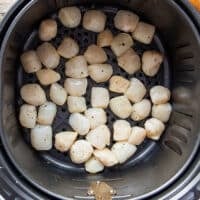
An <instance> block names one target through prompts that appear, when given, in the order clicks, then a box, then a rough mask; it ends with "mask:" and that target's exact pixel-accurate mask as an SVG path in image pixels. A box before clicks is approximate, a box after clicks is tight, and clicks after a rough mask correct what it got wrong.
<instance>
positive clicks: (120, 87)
mask: <svg viewBox="0 0 200 200" xmlns="http://www.w3.org/2000/svg"><path fill="white" fill-rule="evenodd" d="M129 85H130V81H129V80H127V79H125V78H123V77H122V76H117V75H115V76H112V77H111V78H110V80H109V90H110V91H112V92H116V93H125V92H126V91H127V89H128V87H129Z"/></svg>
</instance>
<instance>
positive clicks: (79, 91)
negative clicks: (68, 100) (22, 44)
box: [64, 78, 88, 97]
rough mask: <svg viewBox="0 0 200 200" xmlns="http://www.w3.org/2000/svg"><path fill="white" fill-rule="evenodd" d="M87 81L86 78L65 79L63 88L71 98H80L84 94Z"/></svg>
mask: <svg viewBox="0 0 200 200" xmlns="http://www.w3.org/2000/svg"><path fill="white" fill-rule="evenodd" d="M87 85H88V81H87V79H86V78H67V79H66V80H65V83H64V87H65V89H66V91H67V93H68V94H69V95H71V96H77V97H79V96H82V95H84V94H85V93H86V89H87Z"/></svg>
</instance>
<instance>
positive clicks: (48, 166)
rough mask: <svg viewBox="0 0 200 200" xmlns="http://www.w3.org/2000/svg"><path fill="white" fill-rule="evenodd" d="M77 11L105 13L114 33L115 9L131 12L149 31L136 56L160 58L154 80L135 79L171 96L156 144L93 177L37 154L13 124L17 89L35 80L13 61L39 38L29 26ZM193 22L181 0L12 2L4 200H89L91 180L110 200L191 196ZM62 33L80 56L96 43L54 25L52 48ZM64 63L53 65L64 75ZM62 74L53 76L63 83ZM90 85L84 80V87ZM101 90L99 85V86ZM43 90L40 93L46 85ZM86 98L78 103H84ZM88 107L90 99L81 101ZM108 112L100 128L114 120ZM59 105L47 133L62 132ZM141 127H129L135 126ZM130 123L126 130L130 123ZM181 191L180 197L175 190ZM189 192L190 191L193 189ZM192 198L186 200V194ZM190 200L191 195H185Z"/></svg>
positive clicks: (195, 76) (2, 34) (5, 31)
mask: <svg viewBox="0 0 200 200" xmlns="http://www.w3.org/2000/svg"><path fill="white" fill-rule="evenodd" d="M71 5H76V6H78V7H79V8H80V9H81V11H82V12H84V11H86V10H88V9H100V10H103V11H104V12H105V13H106V15H107V18H108V20H107V27H109V28H110V29H111V30H112V31H113V32H114V33H117V30H116V29H115V28H114V26H113V16H114V15H115V14H116V12H117V11H118V10H119V9H128V10H132V11H134V12H135V13H137V14H138V15H139V16H140V17H141V19H143V20H145V21H147V22H149V23H152V24H154V25H155V26H156V28H157V31H156V34H155V37H154V40H153V43H152V44H151V45H150V46H146V45H142V44H140V43H137V42H136V44H135V47H134V48H135V50H136V51H137V52H138V54H139V55H141V54H142V52H143V51H144V50H147V49H157V50H159V51H161V52H163V53H164V54H165V60H164V63H163V65H162V69H161V70H160V72H159V73H158V75H157V76H155V77H153V78H146V77H144V75H143V74H142V73H141V72H138V73H136V75H135V76H136V77H137V78H138V79H140V80H142V81H143V83H144V84H145V86H146V87H147V88H150V87H151V86H152V85H155V84H161V85H165V86H167V87H169V88H170V89H171V91H172V100H171V101H172V102H171V103H172V105H173V112H172V115H171V117H170V120H169V122H168V124H167V125H166V131H165V133H164V134H163V136H162V138H161V140H160V141H158V142H154V141H150V140H146V141H145V142H144V144H143V145H142V146H141V147H139V149H138V151H137V153H136V154H135V155H134V156H133V157H132V158H131V159H129V160H128V162H126V163H125V164H124V165H120V166H117V167H114V168H111V169H106V170H104V172H102V173H100V174H97V175H90V174H88V173H86V172H85V171H84V168H83V166H78V165H74V164H72V163H71V161H70V160H69V159H68V157H67V156H66V155H63V154H61V153H58V152H57V151H56V150H55V149H52V150H51V151H50V152H42V153H38V152H36V151H34V150H33V149H32V148H31V147H30V144H29V134H28V133H27V130H25V129H22V128H21V127H20V125H19V122H18V119H17V118H18V107H19V105H21V103H22V101H21V99H20V97H19V88H20V87H21V86H22V84H24V83H30V82H36V78H35V76H34V75H32V74H31V75H30V74H28V75H27V74H25V73H24V72H23V70H22V67H21V65H20V62H19V56H20V54H21V53H22V52H23V51H24V50H29V49H34V48H36V47H37V46H38V45H39V44H40V41H39V39H38V36H37V28H38V25H39V23H40V21H41V20H42V19H45V18H47V17H51V18H54V19H56V20H57V15H56V13H57V11H58V9H59V8H61V7H64V6H71ZM199 30H200V18H199V16H198V13H197V12H195V11H194V10H192V8H191V7H190V6H189V4H188V3H187V1H173V0H124V1H116V0H115V1H114V0H113V1H112V0H96V1H94V0H93V1H92V0H88V1H86V0H82V1H78V0H74V1H72V0H69V1H68V0H32V1H26V0H21V1H18V2H17V3H16V4H15V6H14V7H13V8H12V9H11V10H10V12H9V13H8V14H7V16H6V17H5V19H4V21H3V22H2V24H1V27H0V44H1V46H0V67H1V80H0V84H1V87H0V95H1V98H0V99H1V105H0V109H1V120H0V122H1V124H0V134H1V143H2V145H1V146H0V153H1V154H0V184H1V186H0V187H1V189H2V194H5V196H6V197H8V198H6V199H14V197H19V198H23V199H32V198H33V199H43V198H44V199H52V198H59V199H81V200H83V199H92V197H88V196H87V190H88V188H89V186H90V184H91V183H92V182H95V181H103V182H106V183H108V184H109V185H110V186H111V187H112V188H114V189H115V190H116V192H117V195H116V196H114V197H113V198H114V199H144V198H147V199H150V198H155V199H158V198H161V199H171V198H172V197H174V198H175V197H177V199H178V198H179V197H182V196H184V195H185V194H190V192H189V193H188V191H190V190H191V189H193V188H194V186H195V188H197V189H196V191H195V193H194V192H193V193H191V194H190V196H189V198H188V199H198V197H199V195H200V192H198V191H200V184H199V186H198V187H199V188H198V187H196V185H197V183H198V181H200V174H199V171H200V161H199V158H200V152H199V143H200V33H199ZM64 35H69V36H71V37H73V38H75V39H76V40H77V41H78V43H79V45H80V49H81V53H83V52H84V50H85V49H86V47H87V46H88V45H89V44H92V43H94V42H95V41H96V34H95V33H91V32H89V31H85V30H84V29H83V28H82V27H81V26H79V27H78V28H76V29H73V30H72V29H71V30H68V29H66V28H64V27H62V26H61V24H60V22H59V21H58V36H57V37H56V39H54V40H53V41H52V43H53V44H54V45H55V46H56V47H57V46H58V44H59V43H60V42H61V39H62V38H63V36H64ZM106 52H107V54H108V58H109V60H108V63H110V64H112V65H113V68H114V74H119V75H122V76H125V77H127V78H130V76H127V74H125V73H124V72H123V71H122V70H120V69H119V67H116V66H117V63H116V59H115V58H114V56H113V54H112V52H111V51H110V50H109V49H106ZM64 62H65V61H64V60H62V59H61V63H60V65H59V67H58V68H57V71H59V72H60V73H61V74H64ZM63 81H64V76H63V77H62V79H61V82H60V83H62V84H63ZM94 85H95V83H94V82H92V81H90V82H89V90H90V88H91V87H92V86H94ZM102 86H106V87H107V85H106V84H102ZM47 90H48V88H47ZM89 98H90V97H89V94H88V95H87V96H86V99H87V100H89ZM87 104H88V106H89V104H90V102H89V101H88V102H87ZM107 112H108V125H109V126H112V123H113V121H114V120H115V118H114V116H113V115H112V114H111V112H109V110H108V111H107ZM68 117H69V113H68V111H67V108H66V106H63V107H60V108H59V110H58V114H57V117H56V119H55V123H54V127H53V129H54V132H59V131H62V130H66V129H69V127H68V126H67V123H66V121H67V119H68ZM142 124H143V122H141V123H139V124H137V125H142ZM132 125H134V124H133V123H132ZM180 191H181V193H180ZM193 191H194V189H193ZM191 195H192V196H191ZM190 197H191V198H190Z"/></svg>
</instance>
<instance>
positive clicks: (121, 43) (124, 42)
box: [111, 33, 133, 56]
mask: <svg viewBox="0 0 200 200" xmlns="http://www.w3.org/2000/svg"><path fill="white" fill-rule="evenodd" d="M132 46H133V39H132V38H131V36H130V35H129V34H127V33H119V34H118V35H117V36H115V37H114V38H113V41H112V43H111V49H112V51H113V52H114V54H115V55H116V56H121V55H122V54H123V53H125V52H126V51H127V50H128V49H130V47H132Z"/></svg>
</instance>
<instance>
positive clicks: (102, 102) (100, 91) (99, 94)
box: [91, 87, 110, 108]
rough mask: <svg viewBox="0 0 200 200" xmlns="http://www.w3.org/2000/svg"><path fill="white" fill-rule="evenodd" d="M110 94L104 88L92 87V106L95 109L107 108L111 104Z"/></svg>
mask: <svg viewBox="0 0 200 200" xmlns="http://www.w3.org/2000/svg"><path fill="white" fill-rule="evenodd" d="M109 99H110V96H109V92H108V90H107V89H106V88H103V87H92V91H91V105H92V107H94V108H107V107H108V104H109Z"/></svg>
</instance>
